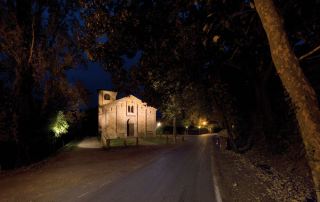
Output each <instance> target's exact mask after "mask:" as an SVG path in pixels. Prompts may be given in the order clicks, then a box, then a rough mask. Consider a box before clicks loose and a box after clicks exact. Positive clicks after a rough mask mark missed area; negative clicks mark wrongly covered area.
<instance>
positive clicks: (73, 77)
mask: <svg viewBox="0 0 320 202" xmlns="http://www.w3.org/2000/svg"><path fill="white" fill-rule="evenodd" d="M141 55H142V52H141V51H138V52H137V53H136V55H135V56H134V57H132V58H128V57H127V56H123V57H122V59H123V67H124V68H125V69H126V70H129V69H130V68H131V67H132V66H133V65H135V64H137V62H138V61H139V60H140V58H141ZM66 74H67V78H68V80H69V82H70V83H75V82H76V81H81V82H82V83H83V84H84V85H85V87H86V88H87V89H88V90H89V92H90V103H89V107H94V106H96V105H97V102H98V97H97V89H112V88H113V85H112V81H111V75H110V74H109V73H108V72H107V71H105V70H104V68H103V67H102V66H101V65H100V64H99V63H95V62H89V64H88V67H77V68H75V69H71V70H68V71H67V73H66Z"/></svg>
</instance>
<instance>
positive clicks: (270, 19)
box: [255, 0, 320, 199]
mask: <svg viewBox="0 0 320 202" xmlns="http://www.w3.org/2000/svg"><path fill="white" fill-rule="evenodd" d="M255 5H256V8H257V11H258V13H259V16H260V18H261V21H262V25H263V27H264V29H265V31H266V34H267V37H268V40H269V44H270V51H271V56H272V60H273V62H274V65H275V68H276V70H277V73H278V74H279V76H280V79H281V81H282V84H283V86H284V87H285V89H286V90H287V91H288V94H289V96H290V98H291V101H292V103H293V104H294V107H295V113H296V117H297V120H298V123H299V128H300V132H301V136H302V140H303V142H304V146H305V149H306V158H307V160H308V162H309V166H310V168H311V171H312V176H313V181H314V184H315V190H316V193H317V197H318V198H319V199H320V109H319V103H318V100H317V95H316V92H315V91H314V89H313V87H312V86H311V84H310V83H309V81H308V80H307V78H306V77H305V75H304V73H303V71H302V69H301V68H300V64H299V60H298V58H297V57H296V56H295V54H294V52H293V50H292V48H291V45H290V43H289V40H288V37H287V34H286V31H285V29H284V26H283V19H282V17H281V15H280V14H279V13H278V11H277V10H276V6H275V5H274V3H273V1H272V0H255Z"/></svg>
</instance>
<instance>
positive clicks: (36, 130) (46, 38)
mask: <svg viewBox="0 0 320 202" xmlns="http://www.w3.org/2000/svg"><path fill="white" fill-rule="evenodd" d="M77 8H78V7H77V2H76V1H37V0H17V1H1V3H0V10H1V12H0V67H1V84H2V85H1V91H2V92H3V95H5V96H3V97H2V100H1V103H2V104H1V107H3V108H5V109H4V110H3V111H2V114H1V119H2V120H5V121H7V122H9V124H8V125H5V126H2V128H4V130H2V129H1V133H2V134H1V136H3V137H4V138H2V139H4V142H1V143H3V144H4V145H5V144H9V143H8V142H11V143H10V144H12V145H14V146H13V147H11V151H7V153H10V154H11V158H13V159H17V160H16V162H15V163H14V164H15V165H16V166H20V165H22V164H24V163H27V162H30V161H33V160H34V156H45V155H46V154H47V152H46V151H47V148H48V146H47V145H48V144H49V145H50V138H51V134H50V133H49V129H48V125H49V123H48V121H49V120H50V118H51V117H52V116H56V113H57V112H58V111H59V110H63V111H66V112H67V111H68V113H73V114H74V116H78V115H77V114H79V113H78V112H79V107H77V106H75V105H80V104H81V102H82V99H81V95H80V94H81V92H83V91H82V90H80V89H82V87H81V85H78V84H76V85H74V86H71V85H70V84H69V83H68V81H67V80H66V75H65V71H66V70H67V69H70V68H73V67H75V66H76V65H77V64H80V63H82V62H83V61H81V59H82V58H83V57H82V55H81V54H82V53H81V51H80V49H79V47H78V43H77V31H76V30H77V29H78V27H79V21H78V19H77V16H76V13H75V9H77ZM82 95H83V94H82ZM70 117H72V116H70ZM5 121H4V122H2V123H5ZM1 152H6V151H1ZM36 158H37V157H36ZM2 164H3V163H2ZM11 166H14V165H11ZM3 167H5V166H3Z"/></svg>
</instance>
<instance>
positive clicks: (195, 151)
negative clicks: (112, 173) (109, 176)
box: [74, 135, 221, 202]
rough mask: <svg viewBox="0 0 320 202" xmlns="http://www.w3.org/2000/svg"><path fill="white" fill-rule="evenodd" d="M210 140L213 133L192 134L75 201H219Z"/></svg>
mask: <svg viewBox="0 0 320 202" xmlns="http://www.w3.org/2000/svg"><path fill="white" fill-rule="evenodd" d="M210 143H212V135H202V136H193V137H189V139H188V142H187V143H185V144H183V145H181V146H178V147H176V148H174V149H172V150H169V151H168V152H165V153H163V154H161V155H160V156H159V157H158V158H156V159H154V160H153V161H151V162H150V163H148V164H147V165H145V166H143V167H141V168H139V169H138V170H136V171H134V172H132V173H130V174H128V175H126V176H123V177H121V178H120V179H118V180H116V181H114V182H112V183H109V184H106V185H105V186H101V187H100V188H99V189H96V190H94V191H90V192H84V193H81V194H79V195H78V197H77V198H76V199H74V201H96V202H98V201H107V202H109V201H110V202H113V201H114V202H126V201H128V202H129V201H130V202H135V201H137V202H144V201H145V202H149V201H150V202H151V201H152V202H158V201H159V202H160V201H162V202H171V201H172V202H182V201H184V202H187V201H190V202H206V201H218V202H219V201H221V200H220V196H219V193H218V192H219V188H218V187H217V185H216V182H215V181H216V180H215V179H214V177H213V175H212V163H211V162H212V161H211V154H212V153H211V144H210ZM215 185H216V186H215Z"/></svg>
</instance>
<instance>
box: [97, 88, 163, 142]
mask: <svg viewBox="0 0 320 202" xmlns="http://www.w3.org/2000/svg"><path fill="white" fill-rule="evenodd" d="M98 94H99V97H98V102H99V106H98V107H99V112H98V114H99V115H98V121H99V133H100V134H101V140H102V142H103V143H105V140H106V139H114V138H118V137H121V138H124V137H128V136H132V137H138V136H139V137H140V136H148V135H149V136H151V135H155V134H156V133H155V131H156V111H157V109H155V108H153V107H150V106H147V103H144V102H142V101H141V100H140V99H138V98H136V97H135V96H133V95H129V96H127V97H124V98H121V99H118V100H117V99H116V97H117V93H116V92H112V91H106V90H99V92H98Z"/></svg>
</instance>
